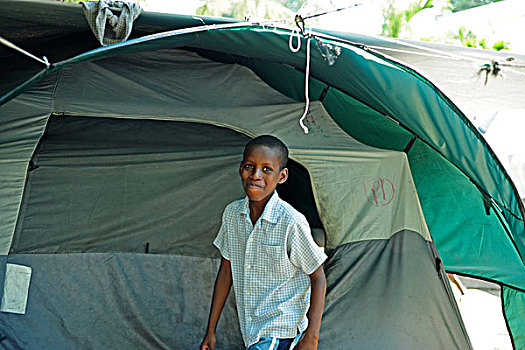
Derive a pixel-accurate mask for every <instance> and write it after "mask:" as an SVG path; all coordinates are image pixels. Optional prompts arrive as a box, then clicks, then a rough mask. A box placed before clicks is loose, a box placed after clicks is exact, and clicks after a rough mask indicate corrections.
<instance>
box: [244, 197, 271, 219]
mask: <svg viewBox="0 0 525 350" xmlns="http://www.w3.org/2000/svg"><path fill="white" fill-rule="evenodd" d="M273 194H274V192H272V194H271V195H269V196H268V197H266V198H264V199H263V200H261V201H249V205H248V206H249V208H250V220H251V221H252V225H255V224H256V223H257V220H259V218H260V217H261V215H262V213H263V212H264V208H266V205H267V204H268V202H269V201H270V199H271V198H272V196H273Z"/></svg>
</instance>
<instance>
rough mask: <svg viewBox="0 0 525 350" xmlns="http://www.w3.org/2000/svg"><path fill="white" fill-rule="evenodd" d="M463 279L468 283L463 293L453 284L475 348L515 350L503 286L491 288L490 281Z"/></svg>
mask: <svg viewBox="0 0 525 350" xmlns="http://www.w3.org/2000/svg"><path fill="white" fill-rule="evenodd" d="M461 281H462V282H464V285H466V286H468V287H466V286H463V287H464V288H463V291H464V294H463V295H462V294H461V293H460V291H459V289H458V288H457V287H456V286H455V285H454V284H451V285H452V290H453V292H454V296H455V297H456V302H457V304H458V306H459V310H460V312H461V317H462V318H463V322H464V323H465V327H466V328H467V332H468V334H469V337H470V341H471V342H472V346H473V347H474V350H512V343H511V341H510V337H509V332H508V330H507V326H506V325H505V319H504V317H503V311H502V307H501V299H500V297H499V287H498V286H497V285H493V287H492V288H490V287H489V288H487V285H486V283H484V285H480V284H479V283H476V282H474V283H472V282H471V281H469V280H468V279H467V280H465V279H463V278H462V279H461Z"/></svg>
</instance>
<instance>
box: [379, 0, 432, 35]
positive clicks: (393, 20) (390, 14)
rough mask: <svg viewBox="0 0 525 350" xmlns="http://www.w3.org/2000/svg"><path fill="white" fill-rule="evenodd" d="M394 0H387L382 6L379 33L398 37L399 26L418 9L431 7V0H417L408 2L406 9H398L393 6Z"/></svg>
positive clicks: (406, 21) (404, 23)
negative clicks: (380, 29)
mask: <svg viewBox="0 0 525 350" xmlns="http://www.w3.org/2000/svg"><path fill="white" fill-rule="evenodd" d="M394 5H395V0H389V1H388V4H387V6H386V7H384V8H383V19H384V20H383V27H382V31H381V35H385V36H390V37H393V38H398V37H399V32H400V31H401V28H402V27H403V26H404V25H406V23H408V21H409V20H410V19H411V18H412V17H413V16H414V15H415V14H416V13H418V12H419V11H421V10H424V9H427V8H431V7H433V5H432V0H419V1H418V2H413V3H410V5H409V6H408V8H407V9H405V10H398V9H397V8H396V7H395V6H394Z"/></svg>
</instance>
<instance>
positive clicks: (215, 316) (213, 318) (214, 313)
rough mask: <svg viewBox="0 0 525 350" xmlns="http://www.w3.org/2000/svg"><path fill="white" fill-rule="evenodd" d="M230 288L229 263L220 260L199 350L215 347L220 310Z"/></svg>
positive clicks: (208, 349)
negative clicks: (206, 323) (208, 315)
mask: <svg viewBox="0 0 525 350" xmlns="http://www.w3.org/2000/svg"><path fill="white" fill-rule="evenodd" d="M231 286H232V272H231V266H230V261H229V260H226V259H224V258H222V260H221V266H220V268H219V272H218V273H217V279H216V280H215V287H214V288H213V298H212V301H211V309H210V317H209V318H208V327H207V329H206V335H205V336H204V340H203V341H202V343H201V347H200V350H213V347H214V346H215V340H216V338H215V332H216V329H217V323H218V322H219V317H220V316H221V312H222V309H223V308H224V304H225V303H226V299H227V298H228V294H229V293H230V289H231Z"/></svg>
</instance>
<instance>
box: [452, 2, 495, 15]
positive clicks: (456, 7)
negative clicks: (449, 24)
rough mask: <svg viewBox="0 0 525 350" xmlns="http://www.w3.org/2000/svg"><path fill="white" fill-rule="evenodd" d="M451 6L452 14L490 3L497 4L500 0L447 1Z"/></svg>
mask: <svg viewBox="0 0 525 350" xmlns="http://www.w3.org/2000/svg"><path fill="white" fill-rule="evenodd" d="M448 1H449V3H450V4H451V5H452V12H458V11H462V10H467V9H470V8H473V7H478V6H481V5H487V4H490V3H492V2H498V1H502V0H448Z"/></svg>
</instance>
